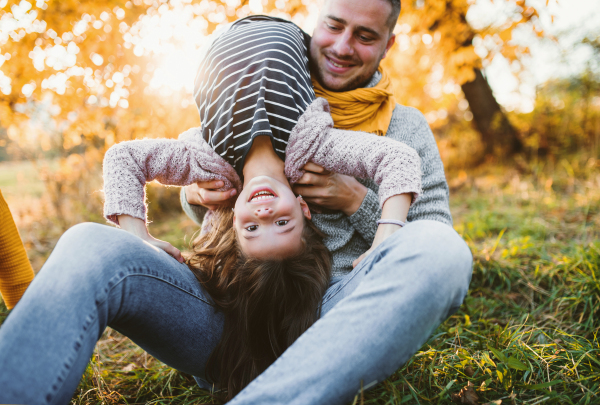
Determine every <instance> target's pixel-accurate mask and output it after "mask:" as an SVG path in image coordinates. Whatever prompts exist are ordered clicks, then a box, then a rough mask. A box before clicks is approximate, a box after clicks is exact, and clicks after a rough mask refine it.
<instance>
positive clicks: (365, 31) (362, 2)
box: [310, 0, 395, 91]
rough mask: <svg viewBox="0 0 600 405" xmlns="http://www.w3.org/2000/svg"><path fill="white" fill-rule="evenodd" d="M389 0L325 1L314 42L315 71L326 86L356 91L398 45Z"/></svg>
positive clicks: (318, 78)
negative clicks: (389, 21)
mask: <svg viewBox="0 0 600 405" xmlns="http://www.w3.org/2000/svg"><path fill="white" fill-rule="evenodd" d="M391 12H392V5H391V4H390V3H389V2H387V1H385V0H325V2H324V4H323V8H322V9H321V13H320V15H319V19H318V21H317V26H316V28H315V31H314V33H313V36H312V41H311V44H310V56H311V64H312V71H313V73H314V74H315V75H316V77H317V80H318V81H319V83H321V85H323V87H325V88H326V89H328V90H333V91H347V90H353V89H355V88H358V87H360V86H362V85H364V84H365V83H366V82H367V81H368V80H369V79H370V78H371V76H373V74H374V73H375V71H376V70H377V68H378V67H379V62H380V61H381V59H383V58H384V57H385V55H386V54H387V51H388V50H389V49H390V48H391V46H392V45H393V44H394V40H395V35H394V34H391V33H390V29H389V26H388V24H387V23H388V18H389V17H390V14H391Z"/></svg>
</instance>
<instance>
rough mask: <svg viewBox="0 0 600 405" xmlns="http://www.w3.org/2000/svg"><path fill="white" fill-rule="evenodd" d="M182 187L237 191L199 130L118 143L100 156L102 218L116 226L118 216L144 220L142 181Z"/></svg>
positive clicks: (233, 178) (230, 171)
mask: <svg viewBox="0 0 600 405" xmlns="http://www.w3.org/2000/svg"><path fill="white" fill-rule="evenodd" d="M152 180H158V181H159V182H161V183H162V184H165V185H176V186H185V185H188V184H191V183H194V182H197V181H211V180H221V181H223V184H224V186H223V190H226V189H230V188H232V187H233V188H236V189H237V190H238V192H239V190H240V189H241V182H240V179H239V177H238V175H237V173H236V172H235V170H234V169H233V168H232V167H231V165H229V164H228V163H227V162H226V161H225V160H224V159H223V158H222V157H221V156H219V155H218V154H217V153H216V152H214V151H213V150H212V149H211V148H210V146H208V144H206V142H205V141H204V140H203V139H202V136H201V134H200V130H199V128H193V129H190V130H188V131H186V132H184V133H183V134H181V135H180V137H179V139H178V140H175V139H144V140H138V141H128V142H121V143H119V144H116V145H114V146H113V147H111V148H110V149H109V150H108V151H107V152H106V155H105V157H104V194H105V203H104V215H105V217H106V218H107V219H108V220H109V221H112V222H114V223H116V224H119V220H118V218H117V216H118V215H129V216H131V217H134V218H139V219H141V220H143V221H146V212H147V210H146V204H145V198H146V196H145V186H146V182H149V181H152Z"/></svg>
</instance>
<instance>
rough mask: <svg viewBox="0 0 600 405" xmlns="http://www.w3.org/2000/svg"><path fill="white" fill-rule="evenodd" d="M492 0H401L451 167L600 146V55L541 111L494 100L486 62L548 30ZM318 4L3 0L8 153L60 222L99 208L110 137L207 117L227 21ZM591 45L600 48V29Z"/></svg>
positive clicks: (523, 4)
mask: <svg viewBox="0 0 600 405" xmlns="http://www.w3.org/2000/svg"><path fill="white" fill-rule="evenodd" d="M483 1H485V0H480V1H477V2H476V1H473V0H427V1H424V0H404V1H403V2H402V12H401V16H400V20H399V22H398V24H397V25H396V27H395V30H394V32H395V33H396V34H397V41H396V42H397V45H395V46H394V48H392V51H391V52H390V53H389V56H388V57H387V58H386V59H385V60H384V65H385V66H386V67H387V68H388V71H389V72H390V74H391V76H392V79H393V82H394V84H395V90H396V97H397V100H398V101H399V102H400V103H401V104H405V105H409V106H413V107H416V108H418V109H420V110H421V111H423V112H424V113H425V114H426V117H427V119H428V121H429V123H430V125H431V126H432V128H433V130H434V133H435V134H436V136H437V138H438V143H439V146H440V150H441V153H442V156H443V158H444V162H445V164H446V165H447V167H450V168H463V167H468V166H469V165H473V164H477V163H480V162H481V161H482V160H483V159H484V158H485V157H486V156H490V155H491V156H494V155H495V156H507V155H511V154H514V153H516V152H521V153H533V152H535V153H536V154H537V153H545V154H556V153H560V151H562V150H563V148H565V147H566V148H571V149H573V148H581V147H591V146H592V145H595V147H596V148H597V147H598V139H597V138H598V132H599V131H600V130H599V129H598V109H599V108H598V104H599V102H598V97H597V93H598V74H597V73H598V70H597V66H590V67H589V69H588V70H586V72H587V73H585V74H583V75H582V76H581V77H577V78H572V79H564V80H559V81H556V82H551V83H547V84H546V85H544V86H543V87H541V88H540V89H539V97H538V98H537V100H536V109H535V110H534V111H533V112H528V113H526V114H522V113H511V114H508V113H507V112H506V111H505V110H504V109H503V108H502V107H501V106H500V104H499V103H498V102H497V101H496V99H495V97H494V93H493V92H492V90H491V88H490V86H489V84H488V82H487V80H486V76H485V73H484V66H485V65H486V64H489V63H491V61H492V60H493V59H494V58H496V57H497V56H502V57H503V58H505V59H506V60H507V61H508V63H509V64H510V66H511V69H512V70H514V71H515V72H517V73H518V71H519V69H520V68H521V67H522V66H523V65H522V61H523V60H524V59H526V58H527V57H528V55H529V53H530V49H529V47H528V46H527V45H523V44H522V43H519V41H516V40H515V38H514V35H513V34H515V33H519V35H521V36H522V35H524V33H527V32H528V33H531V34H533V35H534V36H535V37H538V38H543V37H544V36H547V35H546V34H545V32H544V29H543V28H542V25H541V24H540V16H541V15H548V14H549V11H548V10H547V7H548V4H549V3H548V2H545V3H544V2H539V1H526V0H496V2H495V3H494V4H496V5H497V7H499V8H498V10H501V12H496V13H495V14H494V15H493V16H488V18H487V19H486V18H477V19H473V18H469V13H470V12H471V9H472V8H474V7H476V6H477V5H478V4H479V3H481V2H483ZM318 7H319V5H318V1H317V0H290V1H284V0H201V1H196V0H194V1H192V0H173V1H166V0H130V1H124V0H108V1H102V2H100V1H88V0H84V1H75V0H64V1H53V0H50V1H46V0H30V1H27V0H21V1H7V0H0V160H5V159H13V160H19V159H27V160H29V161H31V162H33V163H34V164H35V168H36V171H38V172H39V173H40V174H41V176H42V179H43V181H44V183H45V186H46V194H47V196H48V198H49V201H50V205H51V207H52V210H53V212H54V214H53V215H55V216H56V218H57V220H58V222H59V223H60V224H61V227H66V226H67V225H68V224H70V223H73V222H79V221H82V220H85V219H95V220H101V217H100V213H101V208H100V207H101V193H99V192H97V190H99V189H100V188H101V175H100V166H101V162H102V157H103V155H104V152H105V151H106V149H107V148H109V147H110V146H111V145H112V144H114V143H115V142H120V141H124V140H129V139H135V138H143V137H159V136H160V137H176V136H177V135H178V134H179V133H180V132H181V131H183V130H185V129H187V128H189V127H191V126H197V125H199V124H200V123H199V119H198V116H197V112H196V109H195V106H194V103H193V99H192V96H191V92H192V86H193V77H194V73H195V67H196V66H197V64H198V60H196V58H195V55H197V50H198V49H199V48H200V47H201V46H202V44H203V43H204V41H205V39H206V38H207V36H208V35H210V33H211V32H212V31H213V30H214V29H215V28H216V27H217V26H219V25H220V24H224V23H227V22H229V21H234V20H236V19H238V18H241V17H244V16H247V15H251V14H260V13H264V14H270V15H275V16H279V17H283V18H287V19H292V20H293V21H294V22H296V23H297V24H298V25H300V26H301V27H303V28H304V29H306V30H307V31H308V32H311V31H312V28H313V27H314V23H315V19H316V16H317V14H318ZM580 45H581V46H586V47H591V48H593V49H595V50H596V53H595V55H596V58H597V56H598V52H599V51H598V49H599V46H598V38H588V39H586V40H585V41H582V42H581V44H580ZM515 67H516V68H515ZM517 73H515V75H516V74H517ZM557 111H559V112H560V114H561V116H562V117H563V119H560V118H559V117H558V116H557V115H556V114H555V112H557ZM567 116H568V119H565V118H564V117H567ZM565 134H568V135H565ZM170 200H173V201H175V202H176V200H175V199H174V198H172V197H170Z"/></svg>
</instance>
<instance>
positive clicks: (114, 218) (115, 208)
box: [104, 202, 148, 225]
mask: <svg viewBox="0 0 600 405" xmlns="http://www.w3.org/2000/svg"><path fill="white" fill-rule="evenodd" d="M119 215H129V216H132V217H134V218H139V219H141V220H142V221H144V222H148V221H147V218H146V206H145V205H144V204H142V205H137V206H136V205H131V204H124V203H116V202H115V203H111V202H105V203H104V217H105V218H106V219H107V220H108V221H110V222H112V223H113V224H115V225H119V219H118V216H119Z"/></svg>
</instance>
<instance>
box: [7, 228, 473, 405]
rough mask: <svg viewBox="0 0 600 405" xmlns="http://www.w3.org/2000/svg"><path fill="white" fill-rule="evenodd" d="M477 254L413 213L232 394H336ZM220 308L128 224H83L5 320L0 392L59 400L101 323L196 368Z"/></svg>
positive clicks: (432, 307) (359, 378)
mask: <svg viewBox="0 0 600 405" xmlns="http://www.w3.org/2000/svg"><path fill="white" fill-rule="evenodd" d="M471 267H472V256H471V253H470V251H469V249H468V247H467V246H466V244H465V243H464V241H463V240H462V239H461V238H460V237H459V236H458V235H457V234H456V232H454V230H453V229H452V228H451V227H449V226H447V225H444V224H441V223H438V222H434V221H416V222H413V223H410V224H408V225H407V226H406V227H405V228H403V229H401V230H399V231H398V232H396V233H395V234H394V235H392V236H391V237H390V238H388V239H387V240H386V241H385V242H384V243H382V244H381V245H380V246H379V247H378V248H377V249H376V250H375V251H374V252H373V253H372V254H371V255H369V256H368V257H367V258H366V259H365V260H363V262H362V263H361V264H360V265H359V266H357V267H356V268H355V269H354V270H353V271H352V272H351V273H349V274H347V275H345V276H343V277H338V278H336V279H334V280H332V282H331V285H330V287H329V289H328V290H327V292H326V294H325V296H324V297H323V306H322V308H323V310H322V316H321V319H319V320H318V321H317V322H316V323H315V324H314V325H313V326H312V327H311V328H310V329H309V330H308V331H307V332H306V333H304V334H303V335H302V336H301V337H300V338H299V339H298V340H297V341H296V342H295V343H294V344H293V345H292V346H291V347H290V348H288V350H287V351H286V352H285V353H284V354H283V355H282V356H281V357H280V358H279V359H278V360H277V361H276V362H275V363H273V364H272V365H271V366H270V367H269V368H268V369H267V370H266V371H265V372H264V373H263V374H261V375H260V376H259V377H258V378H257V379H256V380H254V381H253V382H252V383H251V384H249V385H248V386H247V387H246V388H245V389H244V390H243V391H242V392H241V393H240V394H239V395H237V396H236V397H235V398H234V399H233V400H232V401H231V402H230V403H231V404H342V403H344V402H346V401H348V400H350V399H352V397H353V396H354V395H355V394H356V393H357V391H358V390H360V387H361V382H362V385H363V386H364V387H365V388H369V387H371V386H373V385H375V384H376V383H377V382H380V381H382V380H384V379H385V378H386V377H387V376H389V375H390V374H391V373H393V372H394V371H395V370H397V369H398V368H399V367H400V366H401V365H402V364H404V363H405V362H406V361H407V360H408V359H409V358H410V357H411V356H412V355H413V354H414V353H415V352H416V351H417V350H418V349H419V347H420V346H421V345H422V344H423V343H424V342H425V341H426V340H427V338H428V337H429V335H430V334H431V333H432V332H433V331H434V329H435V328H436V327H437V326H438V325H439V324H440V323H441V322H443V321H444V319H446V318H447V317H448V316H449V315H451V314H452V313H453V312H454V311H456V310H457V309H458V307H459V306H460V304H461V303H462V300H463V298H464V296H465V294H466V292H467V288H468V285H469V281H470V278H471ZM222 325H223V315H222V314H221V313H220V312H219V311H216V310H215V308H214V307H213V306H212V305H211V298H210V297H209V296H208V294H207V293H206V292H205V291H204V290H203V288H202V287H201V286H200V284H199V283H198V282H197V280H196V278H195V277H194V275H193V274H192V273H191V271H190V270H189V269H188V268H187V267H186V266H185V265H182V264H180V263H178V262H177V261H176V260H175V259H173V258H172V257H171V256H169V255H168V254H167V253H165V252H163V251H162V250H159V249H157V248H154V247H152V246H150V245H148V244H146V243H144V242H143V241H142V240H141V239H139V238H137V237H135V236H133V235H130V234H129V233H127V232H125V231H122V230H119V229H115V228H111V227H108V226H103V225H97V224H81V225H77V226H75V227H73V228H71V229H70V230H68V231H67V232H66V233H65V234H64V235H63V236H62V238H61V239H60V241H59V242H58V244H57V245H56V248H55V249H54V251H53V253H52V254H51V256H50V257H49V258H48V260H47V262H46V264H45V265H44V267H43V268H42V270H41V271H40V273H39V274H38V275H37V276H36V277H35V279H34V281H33V283H32V284H31V286H30V287H29V288H28V290H27V292H26V293H25V295H24V296H23V298H22V299H21V301H20V302H19V303H18V304H17V305H16V307H15V309H14V310H13V311H12V312H11V314H10V315H9V316H8V318H7V319H6V321H5V323H4V324H3V325H2V327H0V403H27V404H31V405H33V404H66V403H67V402H68V401H69V400H70V398H71V396H72V395H73V392H74V391H75V389H76V388H77V384H78V383H79V380H80V379H81V376H82V374H83V372H84V371H85V368H86V365H87V363H88V361H89V359H90V357H91V356H92V353H93V350H94V346H95V344H96V342H97V340H98V339H99V338H100V336H101V335H102V332H103V331H104V329H105V328H106V327H107V326H110V327H112V328H113V329H115V330H117V331H119V332H121V333H123V334H124V335H126V336H128V337H129V338H131V339H132V340H133V341H134V342H136V343H137V344H138V345H139V346H140V347H142V348H143V349H144V350H146V351H147V352H148V353H150V354H151V355H153V356H154V357H156V358H157V359H159V360H161V361H163V362H164V363H166V364H168V365H169V366H171V367H174V368H176V369H178V370H181V371H183V372H186V373H189V374H192V375H194V376H198V377H203V376H204V372H205V365H206V361H207V359H208V357H209V355H210V353H211V351H212V349H213V348H214V347H215V345H216V344H217V342H218V341H219V338H220V334H221V330H222Z"/></svg>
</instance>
